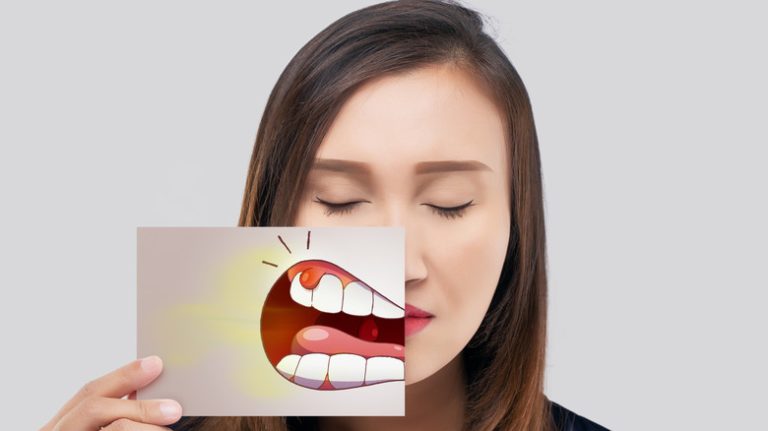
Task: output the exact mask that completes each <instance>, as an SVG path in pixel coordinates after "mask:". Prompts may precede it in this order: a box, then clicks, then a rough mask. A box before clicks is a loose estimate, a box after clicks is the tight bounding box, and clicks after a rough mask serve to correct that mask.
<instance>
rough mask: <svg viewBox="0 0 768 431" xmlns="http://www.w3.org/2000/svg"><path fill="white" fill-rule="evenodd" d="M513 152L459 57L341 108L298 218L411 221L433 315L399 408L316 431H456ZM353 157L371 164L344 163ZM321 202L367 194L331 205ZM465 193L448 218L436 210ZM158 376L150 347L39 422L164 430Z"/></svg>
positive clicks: (409, 248) (412, 298) (413, 285)
mask: <svg viewBox="0 0 768 431" xmlns="http://www.w3.org/2000/svg"><path fill="white" fill-rule="evenodd" d="M505 148H506V144H505V130H504V125H503V120H502V117H501V114H500V111H499V110H498V109H497V108H496V106H495V105H494V103H493V102H492V97H491V95H490V94H489V93H488V92H487V91H486V90H485V89H484V87H483V86H482V85H479V83H478V82H477V81H475V80H474V79H473V77H472V75H471V74H468V73H466V72H464V71H463V70H461V69H459V68H457V67H453V66H451V65H441V66H430V67H426V68H422V69H418V70H415V71H411V72H409V73H407V74H401V75H393V76H385V77H382V78H379V79H376V80H373V81H370V82H368V83H367V84H365V85H363V86H362V87H360V88H359V89H358V90H357V91H356V92H355V94H353V95H352V96H351V98H350V99H349V100H348V101H347V102H346V103H345V104H344V106H343V107H342V109H341V111H340V112H339V114H338V115H337V117H336V119H335V120H334V123H333V124H332V126H331V129H330V130H329V132H328V134H327V135H326V137H325V139H324V140H323V142H322V143H321V145H320V147H319V149H318V152H317V154H316V163H315V167H314V168H313V169H312V170H311V172H310V173H309V177H308V181H307V184H306V187H305V189H304V192H303V194H302V196H301V197H300V200H301V202H300V205H299V209H298V211H297V214H296V217H295V219H294V221H293V223H292V224H293V225H294V226H402V227H404V229H405V235H406V236H405V238H406V268H405V277H406V280H405V288H406V290H405V299H406V302H407V303H409V304H412V305H415V306H417V307H419V308H421V309H423V310H425V311H428V312H430V313H431V314H433V315H434V318H433V319H432V321H431V323H430V324H429V325H428V326H427V327H426V328H424V329H423V330H422V331H420V332H418V333H416V334H413V335H411V336H409V337H407V338H406V357H407V358H408V359H407V361H406V370H405V377H406V379H405V380H406V382H405V383H406V415H405V416H403V417H353V416H346V417H327V418H321V428H323V429H326V430H369V431H377V430H391V429H406V430H407V429H418V430H460V429H461V427H462V421H463V416H464V407H465V402H466V401H465V396H466V392H465V388H466V383H467V382H466V381H465V377H464V375H463V373H462V363H461V355H460V353H461V350H462V349H463V348H464V346H466V344H467V343H468V342H469V340H470V339H471V338H472V336H473V335H474V333H475V332H476V331H477V328H478V327H479V325H480V322H481V321H482V319H483V317H484V315H485V313H486V311H487V310H488V306H489V304H490V301H491V298H492V296H493V293H494V290H495V288H496V284H497V282H498V279H499V275H500V274H501V269H502V264H503V261H504V257H505V253H506V247H507V241H508V238H509V222H510V212H509V197H510V192H509V186H508V181H507V180H508V178H509V172H508V166H507V158H506V150H505ZM328 160H336V162H328ZM339 161H341V162H339ZM436 161H437V162H445V161H461V162H466V161H473V162H471V164H470V166H469V167H470V168H473V167H474V168H476V167H478V166H480V167H481V168H480V169H474V168H473V169H467V166H464V165H462V166H464V169H459V170H457V169H456V168H457V165H456V164H430V163H431V162H436ZM349 162H356V163H357V164H356V165H355V166H358V167H359V168H360V167H362V168H363V169H362V170H360V169H358V170H354V169H350V168H349ZM425 163H426V164H425ZM331 167H335V168H337V169H330V168H331ZM339 167H342V168H343V169H338V168H339ZM425 167H428V168H429V169H425ZM318 199H320V200H322V201H324V202H330V203H345V202H355V201H357V202H359V203H357V204H355V205H351V206H348V207H347V208H346V209H344V211H343V212H336V213H333V214H330V213H329V212H328V210H329V208H328V207H327V206H326V205H325V204H323V203H320V202H319V201H318ZM469 202H471V204H470V205H469V206H468V207H466V208H464V210H462V211H459V212H457V213H452V214H448V215H445V214H442V215H441V214H440V213H439V212H437V210H436V209H435V207H442V208H451V207H458V206H461V205H464V204H466V203H469ZM142 364H143V365H142ZM161 371H162V361H161V360H160V358H158V357H156V356H152V357H149V358H148V359H147V360H146V361H145V362H142V361H140V360H137V361H132V362H130V363H128V364H126V365H124V366H122V367H121V368H118V369H116V370H114V371H112V372H110V373H109V374H106V375H104V376H101V377H99V378H98V379H95V380H93V381H91V382H88V383H86V384H85V385H84V386H83V387H82V388H81V389H80V390H79V391H78V392H77V393H76V394H75V396H74V397H72V398H71V399H70V400H69V401H68V402H67V403H66V404H65V405H64V406H63V407H62V408H61V410H60V411H59V412H58V413H57V414H56V415H55V416H54V417H53V418H52V419H51V420H50V421H49V422H48V423H47V424H46V425H44V426H43V427H42V428H41V429H40V431H64V430H71V429H88V430H90V429H99V427H101V426H105V427H106V428H104V429H105V430H107V431H110V430H134V431H160V430H167V428H165V427H163V426H162V425H168V424H172V423H174V422H176V421H177V420H178V419H179V418H180V417H181V414H182V411H181V406H180V405H179V404H178V403H177V402H176V401H174V400H136V399H135V393H136V390H137V389H139V388H142V387H144V386H147V385H148V384H150V383H151V382H152V381H153V380H155V379H156V378H157V377H158V376H159V375H160V373H161ZM163 405H166V406H168V409H169V413H168V414H167V415H166V414H163V412H162V410H161V406H163ZM435 412H440V414H435Z"/></svg>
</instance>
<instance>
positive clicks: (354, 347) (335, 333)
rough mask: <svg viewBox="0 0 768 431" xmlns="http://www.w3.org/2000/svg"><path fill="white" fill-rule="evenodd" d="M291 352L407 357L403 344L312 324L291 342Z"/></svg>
mask: <svg viewBox="0 0 768 431" xmlns="http://www.w3.org/2000/svg"><path fill="white" fill-rule="evenodd" d="M291 353H295V354H297V355H305V354H307V353H325V354H326V355H333V354H336V353H353V354H355V355H360V356H363V357H365V358H370V357H372V356H393V357H395V358H399V359H403V360H404V358H405V351H404V350H403V346H401V345H399V344H393V343H375V342H371V341H363V340H361V339H359V338H356V337H353V336H351V335H349V334H347V333H345V332H343V331H339V330H338V329H336V328H331V327H330V326H322V325H312V326H307V327H306V328H304V329H302V330H300V331H299V332H297V333H296V335H295V336H294V337H293V341H292V342H291Z"/></svg>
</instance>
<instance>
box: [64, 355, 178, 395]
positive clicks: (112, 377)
mask: <svg viewBox="0 0 768 431" xmlns="http://www.w3.org/2000/svg"><path fill="white" fill-rule="evenodd" d="M162 370H163V361H162V360H161V359H160V358H159V357H158V356H148V357H146V358H144V359H140V360H135V361H132V362H130V363H128V364H126V365H124V366H122V367H120V368H118V369H116V370H114V371H112V372H110V373H107V374H105V375H103V376H101V377H99V378H97V379H95V380H92V381H90V382H88V383H86V384H85V385H83V387H82V388H80V391H79V392H78V393H77V395H76V396H75V398H76V400H75V401H76V402H79V401H80V400H82V399H83V398H86V397H89V396H96V397H108V398H122V397H123V396H125V395H128V394H129V393H130V392H131V391H134V390H136V389H138V388H142V387H144V386H146V385H148V384H149V383H151V382H152V381H153V380H155V379H156V378H157V376H159V375H160V372H161V371H162Z"/></svg>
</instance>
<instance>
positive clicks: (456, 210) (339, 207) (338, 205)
mask: <svg viewBox="0 0 768 431" xmlns="http://www.w3.org/2000/svg"><path fill="white" fill-rule="evenodd" d="M315 202H317V203H319V204H322V205H323V206H325V207H326V210H325V215H333V214H347V213H350V212H352V210H353V209H354V207H355V206H357V204H360V203H363V202H368V203H370V202H369V201H365V200H363V201H350V202H327V201H324V200H322V199H320V198H319V197H317V196H315ZM472 202H474V200H471V201H469V202H467V203H465V204H462V205H459V206H455V207H447V208H446V207H440V206H437V205H432V204H422V205H426V206H428V207H430V208H432V210H433V212H434V213H435V214H437V215H439V216H441V217H445V218H447V219H454V218H456V217H462V216H463V215H464V213H465V211H466V209H467V208H468V207H470V206H471V205H472Z"/></svg>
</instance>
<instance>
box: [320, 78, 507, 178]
mask: <svg viewBox="0 0 768 431" xmlns="http://www.w3.org/2000/svg"><path fill="white" fill-rule="evenodd" d="M504 133H505V131H504V123H503V120H502V117H501V113H500V112H499V111H498V109H497V107H496V105H495V104H494V103H493V100H492V99H491V97H490V95H489V94H488V93H487V91H486V90H485V88H484V87H483V86H482V85H480V84H479V82H478V81H476V80H475V78H474V77H473V76H472V75H470V74H469V73H468V72H465V71H463V70H462V69H459V68H456V67H453V66H447V65H443V66H430V67H427V68H421V69H416V70H413V71H410V72H408V73H406V74H398V75H387V76H384V77H381V78H378V79H375V80H372V81H370V82H367V83H365V84H364V85H363V86H361V87H360V88H359V89H358V90H357V91H356V92H355V93H354V94H353V95H352V96H351V97H350V98H349V99H348V100H347V101H346V103H345V104H344V105H343V106H342V108H341V110H340V111H339V113H338V115H337V116H336V118H335V119H334V122H333V123H332V125H331V127H330V129H329V131H328V133H327V134H326V136H325V138H324V139H323V142H322V143H321V145H320V147H319V148H318V152H317V155H316V157H317V158H324V159H349V160H356V161H360V162H364V163H368V164H370V165H371V168H372V170H373V171H374V172H376V171H379V172H400V173H402V172H403V169H407V170H411V169H412V167H413V165H415V164H417V163H418V162H421V161H425V160H470V159H471V160H477V161H480V162H482V163H484V164H486V165H488V166H490V167H491V169H492V170H494V171H496V172H502V171H503V169H504V166H503V164H504V163H505V160H506V157H505V136H504Z"/></svg>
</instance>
